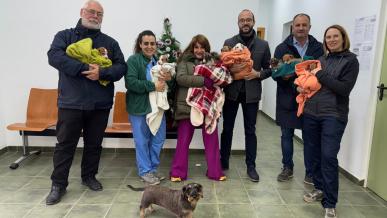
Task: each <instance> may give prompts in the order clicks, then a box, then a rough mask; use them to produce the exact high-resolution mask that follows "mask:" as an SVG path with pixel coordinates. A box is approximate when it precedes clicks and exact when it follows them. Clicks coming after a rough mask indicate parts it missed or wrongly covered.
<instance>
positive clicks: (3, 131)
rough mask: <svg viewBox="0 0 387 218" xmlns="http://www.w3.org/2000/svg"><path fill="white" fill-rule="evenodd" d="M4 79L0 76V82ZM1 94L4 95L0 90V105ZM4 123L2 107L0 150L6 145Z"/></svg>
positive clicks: (0, 100) (0, 89)
mask: <svg viewBox="0 0 387 218" xmlns="http://www.w3.org/2000/svg"><path fill="white" fill-rule="evenodd" d="M3 79H4V76H3V75H0V80H3ZM3 93H4V90H3V89H2V88H0V102H1V105H3V104H2V102H3ZM5 126H6V125H5V123H4V113H3V107H2V106H1V107H0V150H1V149H2V148H4V147H5V146H6V143H5Z"/></svg>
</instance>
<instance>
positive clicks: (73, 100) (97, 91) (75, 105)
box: [46, 0, 126, 205]
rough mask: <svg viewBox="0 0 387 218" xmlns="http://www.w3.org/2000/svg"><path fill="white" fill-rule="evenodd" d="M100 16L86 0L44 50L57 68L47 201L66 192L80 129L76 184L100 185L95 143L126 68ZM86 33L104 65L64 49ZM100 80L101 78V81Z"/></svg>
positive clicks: (95, 187)
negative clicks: (74, 20) (73, 21)
mask: <svg viewBox="0 0 387 218" xmlns="http://www.w3.org/2000/svg"><path fill="white" fill-rule="evenodd" d="M103 15H104V11H103V8H102V6H101V4H100V3H99V2H97V1H94V0H89V1H87V2H86V3H85V4H84V6H83V7H82V8H81V11H80V16H81V18H80V19H79V21H78V23H77V25H76V27H75V28H71V29H66V30H63V31H60V32H58V33H57V34H56V35H55V38H54V41H53V42H52V44H51V47H50V50H49V51H48V53H47V55H48V62H49V64H50V65H51V66H53V67H54V68H55V69H57V70H58V71H59V83H58V123H57V126H56V136H57V140H58V143H57V144H56V147H55V151H54V157H53V162H54V170H53V172H52V175H51V180H52V186H51V191H50V193H49V195H48V196H47V198H46V204H47V205H53V204H56V203H58V202H59V201H60V200H61V198H62V196H63V195H64V194H65V193H66V188H67V186H68V176H69V171H70V167H71V163H72V161H73V159H74V153H75V150H76V147H77V144H78V141H79V138H80V135H81V133H82V134H83V141H84V148H83V155H82V163H81V177H82V184H83V185H85V186H87V187H89V188H90V189H91V190H93V191H101V190H102V189H103V188H102V185H101V183H100V182H99V181H98V180H97V179H96V178H95V176H96V174H97V173H98V165H99V160H100V156H101V151H102V146H101V144H102V140H103V135H104V132H105V129H106V125H107V122H108V117H109V112H110V109H111V108H112V105H113V96H114V82H115V81H118V80H120V79H121V78H122V76H123V75H124V74H125V72H126V63H125V60H124V56H123V54H122V52H121V49H120V46H119V45H118V42H117V41H115V40H114V39H113V38H111V37H109V36H108V35H106V34H104V33H102V32H101V30H100V29H101V24H102V19H103ZM86 38H90V39H91V40H92V48H98V49H100V48H102V49H103V50H104V51H106V52H105V53H106V54H104V55H105V57H106V56H107V58H108V59H110V60H111V65H110V66H108V67H106V66H104V67H103V68H102V67H101V66H100V65H98V64H96V63H84V62H82V61H80V60H78V59H75V58H72V57H70V56H69V55H68V54H67V53H66V49H67V47H68V46H69V45H71V44H73V43H77V42H79V41H80V40H83V39H86ZM90 49H91V48H90ZM101 80H103V81H107V83H104V84H101V83H100V81H101Z"/></svg>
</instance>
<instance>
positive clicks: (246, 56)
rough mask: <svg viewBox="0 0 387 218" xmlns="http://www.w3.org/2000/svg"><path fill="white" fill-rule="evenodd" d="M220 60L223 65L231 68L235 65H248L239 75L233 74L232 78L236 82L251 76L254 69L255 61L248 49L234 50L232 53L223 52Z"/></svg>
mask: <svg viewBox="0 0 387 218" xmlns="http://www.w3.org/2000/svg"><path fill="white" fill-rule="evenodd" d="M220 60H222V62H223V64H224V65H225V66H226V67H227V68H230V67H231V66H232V65H233V64H240V63H246V66H245V68H244V69H243V70H242V71H240V72H237V73H231V76H232V78H233V79H234V80H241V79H245V76H247V75H249V74H250V72H251V70H252V69H253V61H252V60H251V58H250V51H249V49H248V48H246V47H245V48H243V50H240V49H232V50H231V51H226V52H222V53H221V55H220Z"/></svg>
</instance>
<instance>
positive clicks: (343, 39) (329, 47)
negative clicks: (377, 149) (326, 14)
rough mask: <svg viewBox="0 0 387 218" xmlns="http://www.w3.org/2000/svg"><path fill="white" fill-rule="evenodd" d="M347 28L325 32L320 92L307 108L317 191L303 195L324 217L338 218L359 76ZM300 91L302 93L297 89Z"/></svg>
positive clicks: (305, 129)
mask: <svg viewBox="0 0 387 218" xmlns="http://www.w3.org/2000/svg"><path fill="white" fill-rule="evenodd" d="M349 47H350V42H349V38H348V34H347V32H346V31H345V29H344V28H343V27H341V26H339V25H333V26H330V27H328V28H327V29H326V30H325V33H324V51H325V55H324V56H322V57H321V58H320V59H319V60H320V62H321V67H322V70H320V71H318V72H317V73H316V77H317V79H318V81H319V82H320V84H321V85H322V87H321V89H320V90H319V91H318V92H317V93H316V94H315V95H313V96H312V97H311V98H310V99H308V100H307V101H306V103H305V108H304V126H303V127H304V133H305V136H304V137H307V140H308V141H309V142H310V143H308V144H309V145H308V146H310V149H311V150H312V154H313V157H312V162H313V164H312V165H313V182H314V186H315V189H314V190H313V191H312V192H310V193H307V194H306V195H304V200H305V201H306V202H313V201H316V200H321V203H322V205H323V207H324V208H325V217H336V209H335V208H336V203H337V197H338V189H339V172H338V160H337V154H338V152H339V150H340V142H341V138H342V136H343V134H344V130H345V127H346V125H347V121H348V111H349V107H348V105H349V94H350V93H351V90H352V88H353V87H354V85H355V83H356V79H357V75H358V74H359V62H358V60H357V58H356V55H355V54H354V53H352V52H350V51H349ZM298 91H299V92H302V91H303V90H302V89H300V88H298Z"/></svg>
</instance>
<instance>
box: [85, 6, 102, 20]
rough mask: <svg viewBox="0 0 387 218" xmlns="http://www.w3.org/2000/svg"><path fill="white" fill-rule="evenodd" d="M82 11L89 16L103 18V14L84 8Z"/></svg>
mask: <svg viewBox="0 0 387 218" xmlns="http://www.w3.org/2000/svg"><path fill="white" fill-rule="evenodd" d="M83 10H85V11H86V12H87V13H88V14H89V15H97V17H99V18H101V17H103V12H100V11H96V10H93V9H87V8H84V9H83Z"/></svg>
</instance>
